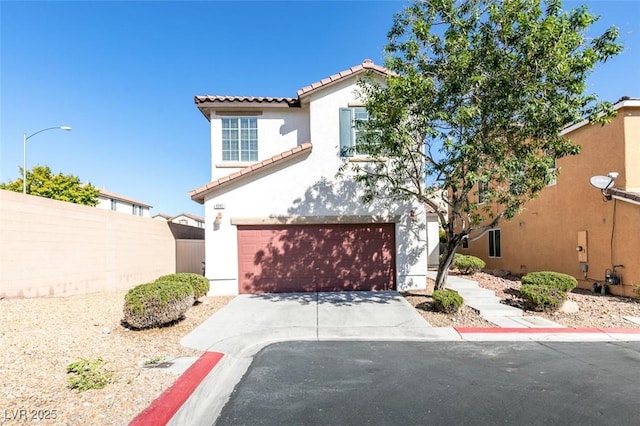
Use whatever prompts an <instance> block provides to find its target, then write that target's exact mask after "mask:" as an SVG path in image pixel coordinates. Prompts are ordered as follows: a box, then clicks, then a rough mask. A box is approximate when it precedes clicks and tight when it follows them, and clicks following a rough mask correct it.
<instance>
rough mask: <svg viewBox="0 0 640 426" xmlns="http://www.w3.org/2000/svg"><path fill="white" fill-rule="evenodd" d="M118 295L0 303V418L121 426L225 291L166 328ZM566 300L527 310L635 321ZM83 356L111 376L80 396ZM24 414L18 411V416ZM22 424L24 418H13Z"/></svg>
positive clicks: (420, 301) (611, 323)
mask: <svg viewBox="0 0 640 426" xmlns="http://www.w3.org/2000/svg"><path fill="white" fill-rule="evenodd" d="M467 278H469V279H472V280H476V281H478V282H479V284H480V285H481V286H482V287H484V288H488V289H491V290H493V291H495V292H496V294H497V295H498V296H500V297H501V298H502V299H503V301H504V303H507V304H510V305H513V306H518V307H522V300H521V299H520V298H519V290H518V289H519V286H520V282H519V281H518V280H517V279H506V278H499V277H496V276H493V275H489V274H486V273H477V274H474V275H471V276H468V277H467ZM124 295H125V291H114V292H108V293H97V294H90V295H84V296H73V297H65V298H35V299H3V300H0V324H1V325H2V327H1V331H0V333H1V336H2V351H0V376H1V377H2V378H3V380H2V381H1V383H0V424H11V423H14V421H12V420H10V417H11V416H16V418H20V417H19V416H23V415H24V416H27V417H28V418H29V419H31V417H32V416H33V415H36V416H38V415H40V416H44V415H48V416H49V420H43V421H41V423H43V424H66V425H84V424H95V425H126V424H128V423H129V421H131V420H132V419H133V418H134V417H135V416H136V415H137V414H138V413H139V412H141V411H142V410H144V409H145V408H146V407H147V406H148V405H149V404H150V403H151V402H152V401H153V400H154V399H155V398H157V397H158V396H159V395H160V394H161V393H162V392H163V391H164V390H166V389H167V388H168V387H169V386H171V384H172V383H173V382H174V381H175V379H176V378H177V375H176V374H173V373H170V372H168V371H166V370H163V369H162V368H147V367H144V364H145V363H147V364H148V363H158V362H165V361H166V362H171V361H172V360H174V359H175V358H178V357H197V356H199V355H201V352H199V351H195V350H192V349H188V348H185V347H183V346H181V345H180V339H181V338H182V337H184V336H185V335H187V334H188V333H189V332H190V331H192V330H193V329H194V328H195V327H196V326H198V325H199V324H201V323H202V322H203V321H204V320H206V319H207V318H208V317H210V316H211V315H212V314H213V313H214V312H215V311H217V310H218V309H220V308H221V307H222V306H224V305H225V304H227V303H228V302H229V301H230V300H231V299H233V297H203V298H202V299H201V303H198V304H196V305H195V306H193V307H191V308H190V309H189V310H188V311H187V314H186V318H185V319H184V320H182V321H180V322H178V323H175V324H173V325H171V326H168V327H164V328H157V329H150V330H142V331H131V330H128V329H127V328H125V327H123V326H122V324H121V323H120V322H121V320H122V316H123V315H122V307H123V301H124ZM404 296H405V298H406V299H407V300H408V301H409V303H411V304H412V305H413V306H415V307H416V309H417V311H418V312H419V313H420V314H421V315H422V316H424V317H425V318H426V320H427V321H428V322H429V323H430V324H431V325H432V326H434V327H493V326H494V325H493V324H491V323H489V322H487V321H485V320H484V319H482V318H481V317H480V316H479V315H478V314H477V313H476V312H475V311H474V310H473V309H471V308H469V307H467V306H463V307H462V309H461V310H460V311H459V312H458V313H457V314H453V315H446V314H442V313H437V312H434V310H433V308H432V306H431V298H430V297H429V295H428V292H427V291H426V290H421V291H411V292H407V293H404ZM569 299H570V300H573V301H575V302H576V303H577V304H578V306H579V311H578V312H577V313H575V314H547V313H539V312H526V313H525V314H526V315H537V316H544V317H546V318H549V319H551V320H553V321H555V322H557V323H560V324H562V325H565V326H567V327H628V328H631V327H636V328H637V327H640V325H638V324H634V323H632V322H629V321H627V320H625V319H623V318H622V317H623V316H627V315H628V316H636V317H640V300H637V299H630V298H624V297H616V296H600V295H592V294H591V293H590V292H588V291H583V290H574V291H573V292H572V293H570V294H569ZM81 358H86V359H91V360H93V359H97V358H102V359H103V360H104V361H105V369H106V370H107V371H108V372H109V373H111V374H112V377H113V378H114V381H113V382H112V383H110V384H108V385H107V386H106V387H105V388H103V389H100V390H88V391H86V392H81V393H78V392H77V391H74V390H70V389H69V388H68V387H67V373H66V367H67V365H68V364H69V363H71V362H74V361H77V360H79V359H81ZM22 418H23V419H24V417H22ZM21 422H24V420H21Z"/></svg>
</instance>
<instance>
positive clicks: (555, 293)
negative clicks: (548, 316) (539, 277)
mask: <svg viewBox="0 0 640 426" xmlns="http://www.w3.org/2000/svg"><path fill="white" fill-rule="evenodd" d="M520 294H522V297H524V299H525V300H526V301H528V302H529V303H530V304H531V306H532V307H533V309H534V310H537V311H555V310H556V309H558V308H560V306H561V305H562V302H564V301H565V300H566V298H567V293H566V292H564V291H562V290H560V289H559V288H556V287H553V286H548V285H539V284H527V285H523V286H521V287H520Z"/></svg>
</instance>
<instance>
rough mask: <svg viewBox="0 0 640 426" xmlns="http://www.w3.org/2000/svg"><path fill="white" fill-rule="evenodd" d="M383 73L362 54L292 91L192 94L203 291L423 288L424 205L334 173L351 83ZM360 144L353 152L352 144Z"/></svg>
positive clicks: (349, 121) (430, 232) (431, 257)
mask: <svg viewBox="0 0 640 426" xmlns="http://www.w3.org/2000/svg"><path fill="white" fill-rule="evenodd" d="M365 72H371V73H373V75H375V76H378V77H380V78H383V77H384V76H385V75H386V74H387V72H388V71H387V70H386V69H384V68H383V67H380V66H378V65H375V64H374V63H372V62H371V61H369V60H365V61H364V62H363V63H362V64H360V65H357V66H354V67H352V68H350V69H347V70H345V71H342V72H339V73H337V74H334V75H332V76H330V77H327V78H325V79H322V80H320V81H318V82H316V83H313V84H311V85H309V86H307V87H304V88H302V89H300V90H298V92H297V97H292V98H287V97H283V98H273V97H243V96H196V97H195V103H196V106H197V107H198V109H199V110H200V112H201V113H202V114H203V115H204V117H205V118H206V119H207V121H208V122H209V124H210V127H211V157H212V158H211V165H212V174H211V182H209V183H207V184H206V185H204V186H202V187H200V188H198V189H195V190H193V191H191V192H190V193H189V194H190V196H191V198H192V199H193V200H194V201H196V202H198V203H201V204H204V205H205V240H206V265H207V268H206V271H207V277H208V278H209V279H210V280H211V294H238V293H261V292H289V291H339V290H385V289H407V288H417V287H425V285H426V274H427V266H428V264H432V265H437V262H438V225H437V219H436V217H435V215H433V214H430V213H428V212H426V211H425V209H424V207H423V206H417V205H411V204H410V203H392V202H388V201H385V200H377V201H375V202H373V203H370V204H363V203H362V202H361V201H360V197H359V189H358V187H357V185H356V184H355V183H354V182H353V181H352V180H351V179H349V178H348V177H337V172H338V169H339V168H340V166H341V165H342V164H344V162H347V161H365V162H366V161H368V160H369V159H368V158H366V157H362V156H358V155H357V154H356V155H354V156H349V155H350V154H348V153H347V152H352V151H345V149H344V147H346V146H354V144H356V142H357V137H358V135H357V128H356V126H355V125H354V124H355V122H356V121H357V120H360V119H366V110H365V109H364V108H363V104H362V100H361V99H360V98H359V97H358V94H357V84H356V83H357V80H358V79H359V78H360V77H362V76H363V73H365ZM356 152H357V149H356Z"/></svg>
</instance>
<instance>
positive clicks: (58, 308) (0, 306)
mask: <svg viewBox="0 0 640 426" xmlns="http://www.w3.org/2000/svg"><path fill="white" fill-rule="evenodd" d="M125 293H126V292H125V291H116V292H109V293H97V294H90V295H85V296H73V297H64V298H35V299H3V300H0V324H2V331H1V335H2V351H1V352H0V377H2V381H1V383H0V424H5V423H6V424H12V423H15V422H14V421H13V420H10V419H11V418H12V417H13V416H15V418H16V420H18V419H21V420H20V421H19V422H18V423H24V422H25V419H26V420H28V422H32V420H31V419H32V417H34V416H35V417H36V419H35V420H37V417H38V416H41V417H48V420H42V421H39V423H41V424H65V425H90V424H93V425H126V424H128V423H129V422H130V421H131V420H132V419H133V418H134V417H135V416H136V415H137V414H138V413H139V412H141V411H142V410H144V409H145V408H146V407H147V406H148V405H149V404H150V403H151V402H152V401H153V400H154V399H155V398H157V397H158V396H159V395H160V394H161V393H162V392H163V391H164V390H165V389H167V388H168V387H169V386H171V384H172V383H173V382H174V381H175V379H176V378H177V375H176V374H173V373H169V372H167V371H166V370H162V369H160V368H143V367H142V366H143V365H144V364H145V363H149V362H152V361H156V362H157V361H160V360H162V361H171V360H172V359H174V358H177V357H185V356H196V357H197V356H199V355H200V354H201V352H198V351H195V350H192V349H188V348H185V347H183V346H181V345H180V339H181V338H182V337H184V336H185V335H186V334H188V333H189V332H190V331H191V330H193V329H194V328H195V327H196V326H197V325H199V324H200V323H202V322H203V321H204V320H205V319H207V318H208V317H210V316H211V315H212V314H213V313H214V312H215V311H216V310H218V309H220V308H221V307H222V306H224V305H225V304H226V303H228V302H229V301H230V300H231V299H232V297H203V298H201V299H200V300H201V303H199V304H196V305H195V306H193V307H192V308H190V309H189V310H188V311H187V313H186V318H185V319H184V320H182V321H180V322H178V323H176V324H174V325H172V326H170V327H164V328H158V329H150V330H142V331H130V330H128V329H126V328H125V327H123V326H122V325H121V324H120V321H121V320H122V316H123V315H122V307H123V302H124V295H125ZM80 358H86V359H96V358H102V359H103V360H104V361H105V362H106V364H105V369H106V370H107V371H108V372H110V373H111V374H112V376H113V378H114V379H115V382H113V383H110V384H108V385H107V386H106V387H105V388H104V389H100V390H88V391H85V392H82V393H78V392H76V391H74V390H70V389H68V388H67V373H66V367H67V365H68V364H69V363H71V362H74V361H77V360H78V359H80Z"/></svg>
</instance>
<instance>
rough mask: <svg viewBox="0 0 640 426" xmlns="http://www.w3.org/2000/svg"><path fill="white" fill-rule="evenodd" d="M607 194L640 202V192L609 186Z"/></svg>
mask: <svg viewBox="0 0 640 426" xmlns="http://www.w3.org/2000/svg"><path fill="white" fill-rule="evenodd" d="M607 194H609V195H611V196H612V197H616V198H618V199H620V200H624V201H627V200H628V201H630V202H632V203H636V204H640V192H630V191H624V190H622V189H619V188H609V189H607Z"/></svg>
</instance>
